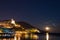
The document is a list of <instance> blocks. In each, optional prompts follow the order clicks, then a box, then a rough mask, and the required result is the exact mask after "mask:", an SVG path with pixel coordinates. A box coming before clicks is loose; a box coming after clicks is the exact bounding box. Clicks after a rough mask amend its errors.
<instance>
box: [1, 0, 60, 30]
mask: <svg viewBox="0 0 60 40" xmlns="http://www.w3.org/2000/svg"><path fill="white" fill-rule="evenodd" d="M10 18H14V19H15V20H17V21H26V22H28V23H30V24H32V25H35V26H38V27H39V28H42V27H44V26H46V25H49V26H50V25H52V26H53V28H57V29H58V28H60V25H59V24H60V1H59V0H0V19H1V20H6V19H10Z"/></svg>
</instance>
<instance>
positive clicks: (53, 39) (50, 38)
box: [38, 35, 60, 40]
mask: <svg viewBox="0 0 60 40" xmlns="http://www.w3.org/2000/svg"><path fill="white" fill-rule="evenodd" d="M38 40H60V36H55V35H47V36H46V35H39V39H38Z"/></svg>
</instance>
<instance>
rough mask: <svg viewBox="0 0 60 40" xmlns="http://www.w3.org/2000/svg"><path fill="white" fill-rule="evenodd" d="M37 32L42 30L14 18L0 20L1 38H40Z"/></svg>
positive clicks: (15, 39)
mask: <svg viewBox="0 0 60 40" xmlns="http://www.w3.org/2000/svg"><path fill="white" fill-rule="evenodd" d="M36 33H40V31H39V30H38V29H37V28H34V27H32V26H30V25H28V24H26V25H25V24H24V23H23V22H15V20H13V19H11V20H5V21H0V39H3V40H26V39H27V40H30V39H31V40H34V39H38V38H39V37H38V35H37V34H36Z"/></svg>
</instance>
